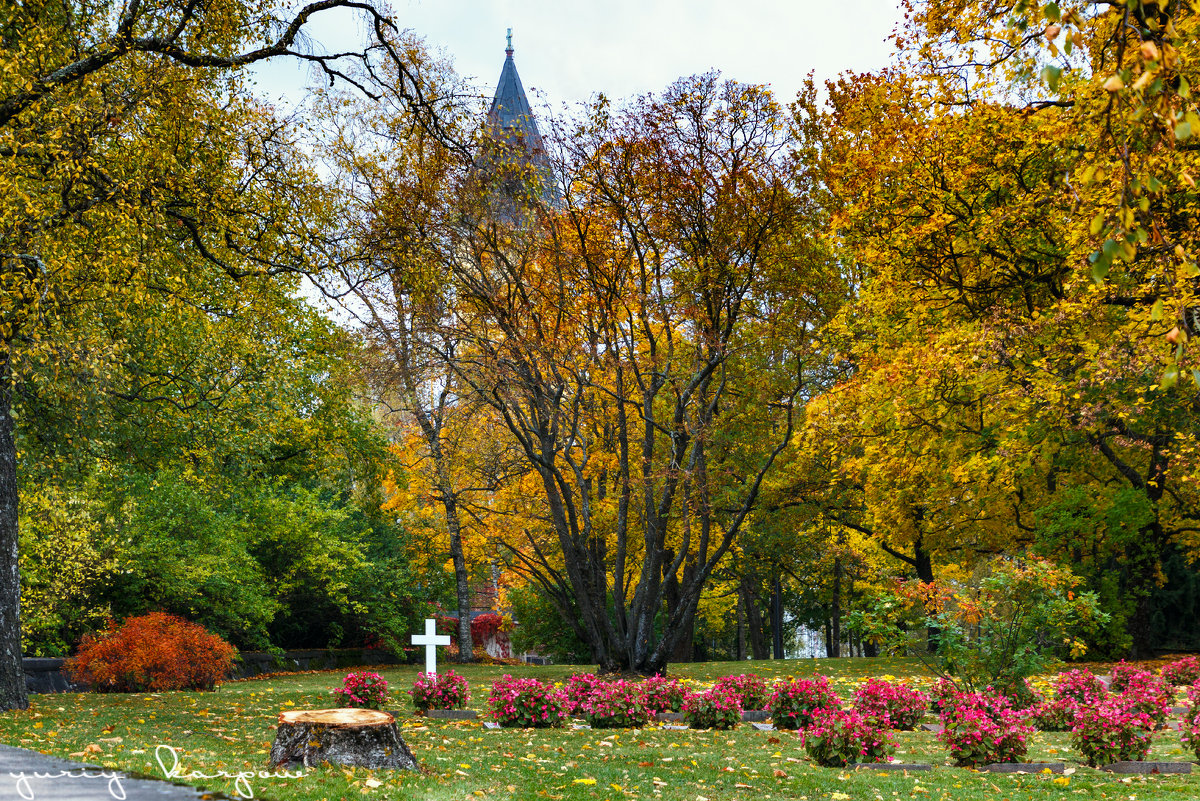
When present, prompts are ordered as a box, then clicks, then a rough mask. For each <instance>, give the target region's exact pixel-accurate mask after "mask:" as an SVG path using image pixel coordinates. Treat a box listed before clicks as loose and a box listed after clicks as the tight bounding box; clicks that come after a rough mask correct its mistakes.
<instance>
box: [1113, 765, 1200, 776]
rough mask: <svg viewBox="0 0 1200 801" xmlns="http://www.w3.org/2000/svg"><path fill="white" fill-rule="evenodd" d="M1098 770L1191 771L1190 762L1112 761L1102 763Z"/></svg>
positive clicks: (1139, 771)
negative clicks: (1109, 763)
mask: <svg viewBox="0 0 1200 801" xmlns="http://www.w3.org/2000/svg"><path fill="white" fill-rule="evenodd" d="M1100 770H1106V771H1108V772H1109V773H1131V774H1146V773H1191V772H1192V763H1191V762H1114V763H1112V764H1111V765H1104V766H1102V767H1101V768H1100Z"/></svg>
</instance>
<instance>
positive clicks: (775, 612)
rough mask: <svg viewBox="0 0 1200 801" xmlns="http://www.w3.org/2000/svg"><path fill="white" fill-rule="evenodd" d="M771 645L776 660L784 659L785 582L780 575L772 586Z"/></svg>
mask: <svg viewBox="0 0 1200 801" xmlns="http://www.w3.org/2000/svg"><path fill="white" fill-rule="evenodd" d="M771 645H772V646H773V648H774V650H775V654H774V658H775V659H783V658H784V657H783V582H782V581H780V579H779V576H778V575H776V576H775V580H774V581H773V582H772V584H771Z"/></svg>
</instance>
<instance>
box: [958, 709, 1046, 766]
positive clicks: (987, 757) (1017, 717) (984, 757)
mask: <svg viewBox="0 0 1200 801" xmlns="http://www.w3.org/2000/svg"><path fill="white" fill-rule="evenodd" d="M941 717H942V724H943V725H944V726H945V728H944V729H943V730H942V731H941V732H940V733H939V734H938V739H939V740H940V741H941V742H942V743H943V744H944V745H945V746H946V748H947V749H948V750H949V751H950V757H951V758H952V759H953V760H954V763H955V764H956V765H959V766H960V767H978V766H979V765H987V764H991V763H993V762H1020V761H1021V760H1022V759H1023V758H1024V757H1025V754H1026V752H1027V751H1028V750H1029V745H1028V737H1029V735H1030V734H1032V733H1033V726H1031V725H1030V723H1029V719H1030V713H1029V711H1028V710H1026V709H1014V708H1013V706H1012V702H1011V701H1010V700H1009V699H1008V698H1005V697H1004V696H997V695H985V694H982V693H960V694H958V695H957V696H956V697H954V698H953V699H946V700H945V701H943V706H942V713H941Z"/></svg>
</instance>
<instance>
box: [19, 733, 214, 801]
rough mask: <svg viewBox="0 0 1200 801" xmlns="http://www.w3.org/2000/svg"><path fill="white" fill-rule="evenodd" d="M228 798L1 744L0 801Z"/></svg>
mask: <svg viewBox="0 0 1200 801" xmlns="http://www.w3.org/2000/svg"><path fill="white" fill-rule="evenodd" d="M225 797H226V796H223V795H220V794H218V793H206V792H202V791H200V790H197V789H196V788H195V787H187V786H183V785H178V784H172V783H171V782H167V781H160V780H158V779H138V778H133V777H131V776H129V775H128V774H125V773H119V772H117V771H113V770H107V769H105V768H100V767H98V766H96V765H85V764H84V763H82V762H71V761H69V760H66V759H58V758H57V757H51V756H46V755H45V754H39V753H38V752H37V751H29V750H27V749H25V748H13V747H12V746H9V745H0V801H35V800H36V801H113V800H114V799H116V801H200V800H201V799H216V798H225Z"/></svg>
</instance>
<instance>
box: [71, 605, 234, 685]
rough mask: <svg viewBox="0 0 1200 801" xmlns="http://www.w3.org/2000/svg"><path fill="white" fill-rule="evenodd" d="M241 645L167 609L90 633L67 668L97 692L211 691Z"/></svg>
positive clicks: (76, 678) (76, 677) (75, 677)
mask: <svg viewBox="0 0 1200 801" xmlns="http://www.w3.org/2000/svg"><path fill="white" fill-rule="evenodd" d="M236 655H237V650H236V649H235V648H234V647H233V646H232V645H230V644H229V643H227V642H225V640H223V639H221V638H220V637H218V636H217V635H215V634H209V633H208V632H207V631H206V630H205V629H204V627H203V626H201V625H199V624H196V623H191V622H189V621H187V620H184V619H183V618H181V617H176V616H175V615H168V614H165V613H163V612H151V613H150V614H148V615H142V616H141V617H131V618H128V619H127V620H126V621H125V622H124V623H123V624H122V625H121V626H119V627H118V626H117V624H116V623H110V624H109V627H108V630H107V631H105V632H103V633H102V634H100V635H99V636H96V635H92V634H89V635H87V636H86V637H84V638H83V642H81V643H80V644H79V653H78V654H76V655H75V656H74V657H71V658H70V659H68V660H67V662H66V665H65V668H66V670H67V673H68V675H69V676H70V677H71V679H72V680H73V681H79V682H85V683H87V684H88V685H90V686H91V688H92V689H93V690H95V691H96V692H115V693H136V692H147V691H155V692H157V691H159V690H211V689H213V688H215V687H216V686H217V682H218V681H220V680H221V679H223V678H224V677H225V675H226V674H227V673H228V672H229V669H230V668H231V667H232V666H233V659H234V657H235V656H236Z"/></svg>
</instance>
